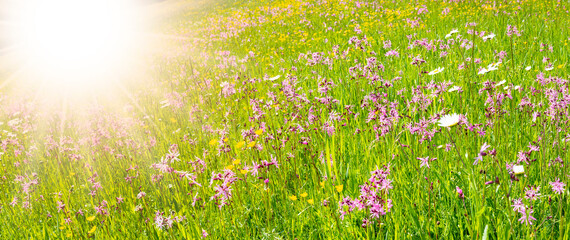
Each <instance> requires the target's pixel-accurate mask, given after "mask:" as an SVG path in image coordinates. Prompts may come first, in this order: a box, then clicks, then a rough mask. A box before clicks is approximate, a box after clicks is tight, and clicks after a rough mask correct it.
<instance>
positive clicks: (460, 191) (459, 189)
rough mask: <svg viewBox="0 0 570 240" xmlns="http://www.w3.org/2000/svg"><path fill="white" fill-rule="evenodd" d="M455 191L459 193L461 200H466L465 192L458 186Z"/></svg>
mask: <svg viewBox="0 0 570 240" xmlns="http://www.w3.org/2000/svg"><path fill="white" fill-rule="evenodd" d="M455 191H457V194H458V197H459V198H461V199H464V198H465V195H463V190H462V189H461V188H459V187H457V186H455Z"/></svg>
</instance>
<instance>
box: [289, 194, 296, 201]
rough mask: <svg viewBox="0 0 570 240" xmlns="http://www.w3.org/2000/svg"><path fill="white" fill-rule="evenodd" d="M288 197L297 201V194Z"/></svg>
mask: <svg viewBox="0 0 570 240" xmlns="http://www.w3.org/2000/svg"><path fill="white" fill-rule="evenodd" d="M289 199H290V200H291V201H297V196H295V195H293V196H289Z"/></svg>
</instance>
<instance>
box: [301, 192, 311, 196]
mask: <svg viewBox="0 0 570 240" xmlns="http://www.w3.org/2000/svg"><path fill="white" fill-rule="evenodd" d="M300 196H301V197H307V196H309V194H308V193H307V192H304V193H301V195H300Z"/></svg>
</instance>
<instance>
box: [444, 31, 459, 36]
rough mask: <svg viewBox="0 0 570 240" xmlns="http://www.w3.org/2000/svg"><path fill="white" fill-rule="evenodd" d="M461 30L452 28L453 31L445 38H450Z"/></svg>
mask: <svg viewBox="0 0 570 240" xmlns="http://www.w3.org/2000/svg"><path fill="white" fill-rule="evenodd" d="M458 32H459V31H457V29H453V30H451V32H449V33H448V34H447V35H445V38H450V37H451V35H453V34H454V33H458Z"/></svg>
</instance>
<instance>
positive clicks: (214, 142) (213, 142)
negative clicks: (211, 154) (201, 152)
mask: <svg viewBox="0 0 570 240" xmlns="http://www.w3.org/2000/svg"><path fill="white" fill-rule="evenodd" d="M217 143H218V139H212V140H210V145H212V146H213V145H216V144H217Z"/></svg>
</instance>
